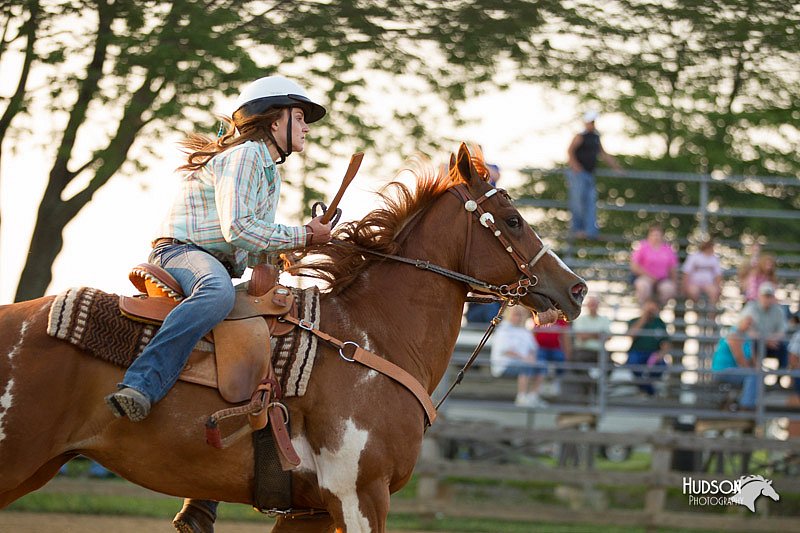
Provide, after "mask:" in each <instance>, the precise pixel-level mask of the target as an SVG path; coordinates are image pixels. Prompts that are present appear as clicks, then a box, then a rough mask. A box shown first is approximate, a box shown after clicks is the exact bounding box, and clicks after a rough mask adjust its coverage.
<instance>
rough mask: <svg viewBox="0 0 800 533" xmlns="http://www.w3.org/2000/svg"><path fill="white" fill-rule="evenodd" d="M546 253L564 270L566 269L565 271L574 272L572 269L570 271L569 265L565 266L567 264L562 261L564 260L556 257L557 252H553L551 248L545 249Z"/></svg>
mask: <svg viewBox="0 0 800 533" xmlns="http://www.w3.org/2000/svg"><path fill="white" fill-rule="evenodd" d="M547 253H548V255H550V256H552V257H553V259H555V260H556V262H557V263H558V265H559V266H560V267H561V268H563V269H564V270H566V271H567V272H569V273H570V274H575V272H573V271H572V269H571V268H570V267H568V266H567V265H566V264H565V263H564V261H562V260H561V258H560V257H558V254H557V253H555V252H554V251H553V250H547Z"/></svg>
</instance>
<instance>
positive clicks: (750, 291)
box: [744, 254, 778, 302]
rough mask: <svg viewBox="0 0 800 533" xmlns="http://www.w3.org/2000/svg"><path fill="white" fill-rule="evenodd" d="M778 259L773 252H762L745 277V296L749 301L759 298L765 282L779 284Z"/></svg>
mask: <svg viewBox="0 0 800 533" xmlns="http://www.w3.org/2000/svg"><path fill="white" fill-rule="evenodd" d="M777 267H778V261H777V259H776V257H775V256H774V255H773V254H760V255H759V257H758V261H756V263H755V265H754V266H753V268H751V269H750V271H749V272H748V273H747V275H746V276H745V278H744V296H745V299H747V301H748V302H752V301H755V300H757V299H758V294H759V293H758V290H759V288H760V287H761V285H762V284H764V283H770V284H772V285H775V286H777V284H778V275H777Z"/></svg>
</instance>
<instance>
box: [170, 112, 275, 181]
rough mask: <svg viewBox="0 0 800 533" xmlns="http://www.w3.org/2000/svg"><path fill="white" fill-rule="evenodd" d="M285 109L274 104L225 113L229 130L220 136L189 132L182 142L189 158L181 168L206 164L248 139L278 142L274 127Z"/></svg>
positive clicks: (226, 127) (224, 118) (223, 117)
mask: <svg viewBox="0 0 800 533" xmlns="http://www.w3.org/2000/svg"><path fill="white" fill-rule="evenodd" d="M284 109H285V108H283V107H273V108H270V109H269V110H267V111H266V112H264V113H261V114H258V115H250V116H243V115H242V114H236V113H234V117H233V119H230V118H228V117H225V116H221V117H219V118H220V120H222V122H223V123H224V124H225V133H223V134H222V136H221V137H218V138H216V139H212V138H211V137H209V136H207V135H201V134H199V133H191V134H189V135H188V136H187V137H186V138H185V139H184V140H183V141H181V143H180V145H181V147H182V149H183V151H184V152H185V153H186V154H188V157H187V162H186V163H185V164H183V165H181V166H179V167H178V170H188V171H194V170H197V169H199V168H202V167H204V166H205V164H206V163H208V162H209V161H210V160H211V158H212V157H214V156H215V155H217V154H221V153H222V152H224V151H225V150H228V149H229V148H233V147H234V146H238V145H240V144H242V143H245V142H247V141H266V142H269V143H273V144H274V143H275V138H274V136H273V135H272V132H271V131H270V128H271V127H272V124H273V123H274V122H275V121H276V120H278V119H279V118H281V115H282V114H283V112H284ZM237 131H238V134H237Z"/></svg>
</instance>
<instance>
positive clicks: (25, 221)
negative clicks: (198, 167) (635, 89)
mask: <svg viewBox="0 0 800 533" xmlns="http://www.w3.org/2000/svg"><path fill="white" fill-rule="evenodd" d="M7 83H9V81H8V78H5V77H4V78H3V79H2V81H0V94H8V93H9V92H10V91H9V90H8V89H9V88H8V87H4V86H3V85H4V84H7ZM467 110H468V112H467V116H468V117H470V118H475V119H479V120H477V122H475V123H474V124H471V125H469V126H467V127H464V128H463V129H462V130H459V131H452V132H442V133H443V135H446V136H448V137H452V138H461V139H464V140H470V141H477V142H479V143H481V145H482V146H483V149H484V153H485V155H486V158H487V160H488V161H491V162H495V163H497V164H498V165H500V167H501V173H502V177H501V179H502V183H503V184H504V185H505V186H506V187H509V188H510V187H512V186H514V185H516V184H518V183H520V181H521V176H520V175H519V174H518V172H517V169H519V168H523V167H526V166H537V167H550V166H553V165H556V164H563V163H564V162H565V160H566V155H565V154H566V149H567V146H568V144H569V142H570V140H571V139H572V136H573V135H575V133H577V132H578V131H579V130H580V128H581V122H580V115H581V114H582V111H583V110H582V109H578V108H576V107H575V104H574V103H573V101H572V100H571V99H570V98H567V97H564V96H562V95H558V94H556V93H554V92H552V91H547V90H543V89H541V88H539V87H535V86H531V85H516V86H512V88H511V89H509V90H508V91H504V92H495V93H490V94H487V95H484V96H482V97H479V98H476V99H474V100H473V101H470V102H468V103H467ZM598 129H600V130H601V131H602V132H603V142H604V146H605V148H606V149H607V150H608V151H609V152H610V153H621V152H622V151H625V152H630V151H631V150H633V149H635V148H634V147H631V146H630V141H629V140H628V139H626V137H625V135H624V133H623V132H622V129H623V123H622V119H621V118H620V117H614V116H607V117H602V116H601V118H600V119H599V120H598ZM313 136H314V130H313V126H312V130H311V133H310V138H309V139H307V146H308V145H309V144H312V145H313V142H314V139H313ZM176 140H177V137H176ZM155 148H156V151H158V152H159V153H161V154H163V159H162V160H161V161H158V162H156V163H155V164H153V165H152V166H151V168H150V170H149V171H148V172H146V173H144V174H141V175H138V176H137V177H136V178H130V177H125V176H115V177H114V178H112V179H111V181H110V182H109V183H108V184H107V185H106V186H104V187H103V188H101V189H100V191H99V192H98V193H97V194H96V195H95V197H94V199H93V200H92V202H91V203H90V204H89V205H87V206H86V207H85V208H84V209H83V211H82V212H81V213H80V214H79V215H78V217H77V218H76V219H75V220H74V221H73V222H72V223H71V224H69V225H68V226H67V228H66V231H65V234H64V248H63V250H62V252H61V254H60V255H59V256H58V258H57V260H56V262H55V264H54V267H53V281H52V283H51V285H50V287H49V289H48V291H47V292H48V294H56V293H58V292H60V291H63V290H65V289H67V288H69V287H76V286H92V287H97V288H99V289H102V290H104V291H107V292H112V293H118V294H132V293H134V292H135V290H134V289H133V287H132V286H131V285H130V282H129V281H128V271H129V270H130V268H131V267H132V266H134V265H136V264H138V263H141V262H144V261H146V259H147V255H148V253H149V250H150V241H151V239H152V238H154V237H155V236H156V235H155V232H156V231H157V227H158V224H159V221H160V220H161V217H162V216H163V215H164V214H165V213H166V211H167V208H168V206H169V204H170V203H171V200H172V197H173V196H174V194H175V192H176V191H177V190H178V189H177V188H178V183H179V179H180V177H179V175H178V174H175V173H173V172H172V169H174V168H175V167H177V166H178V165H179V164H180V162H181V157H180V153H179V152H178V150H177V147H176V146H175V144H174V142H172V143H171V142H159V145H158V146H156V147H155ZM455 148H457V147H453V149H455ZM623 148H624V150H623ZM371 155H372V154H369V153H367V154H366V156H365V158H367V159H365V163H364V166H363V167H362V170H361V172H360V173H359V175H358V177H357V178H356V180H355V182H354V183H353V184H352V185H351V187H350V189H348V192H347V193H346V194H345V196H344V200H343V202H342V205H341V207H342V208H343V209H344V216H343V219H345V220H347V219H355V218H360V217H361V216H363V215H364V214H365V213H367V212H368V211H369V210H370V209H372V208H374V207H376V206H377V203H376V201H375V200H374V199H373V198H371V197H370V196H369V195H368V194H367V191H374V190H376V189H378V188H379V187H380V186H381V185H383V184H384V183H385V182H386V181H387V180H388V179H390V178H392V177H393V175H392V173H389V172H387V173H386V175H380V176H377V175H371V173H370V171H369V168H368V158H370V156H371ZM429 155H430V156H431V157H432V158H433V159H434V160H435V161H441V160H444V157H445V154H429ZM290 161H291V159H290ZM51 163H52V161H51V159H50V157H48V156H46V155H45V154H44V153H43V150H42V149H41V148H39V147H36V146H30V147H28V146H12V143H10V142H8V143H6V146H4V151H3V159H2V168H0V180H2V181H0V209H2V211H1V212H0V214H2V226H1V227H0V304H3V303H10V302H12V301H13V298H14V293H15V291H16V286H17V281H18V278H19V274H20V272H21V270H22V267H23V265H24V261H25V256H26V253H27V250H28V246H29V242H30V236H31V233H32V231H33V224H34V222H35V217H36V212H37V210H38V204H39V201H40V200H41V196H42V194H43V190H44V185H45V183H46V178H47V173H48V172H49V170H50V166H49V165H50V164H51ZM347 163H348V161H347V160H346V159H343V160H342V161H339V162H337V163H336V164H335V165H334V166H333V168H332V171H331V174H330V175H329V181H330V182H331V183H330V186H329V191H328V197H329V198H332V197H333V195H334V193H335V191H336V189H337V188H338V185H339V182H340V180H341V176H343V175H344V171H345V168H346V167H347ZM290 170H291V167H289V168H287V169H285V170H284V172H285V173H286V172H289V171H290ZM393 170H394V169H393ZM397 170H399V169H397ZM291 196H292V195H291V193H288V192H287V194H286V195H285V197H284V199H283V202H282V207H281V209H280V211H279V214H278V222H283V223H289V224H296V223H297V221H295V220H291V219H290V218H289V217H290V216H291V213H294V212H296V210H297V206H296V205H291V204H292V203H293V202H292V199H291Z"/></svg>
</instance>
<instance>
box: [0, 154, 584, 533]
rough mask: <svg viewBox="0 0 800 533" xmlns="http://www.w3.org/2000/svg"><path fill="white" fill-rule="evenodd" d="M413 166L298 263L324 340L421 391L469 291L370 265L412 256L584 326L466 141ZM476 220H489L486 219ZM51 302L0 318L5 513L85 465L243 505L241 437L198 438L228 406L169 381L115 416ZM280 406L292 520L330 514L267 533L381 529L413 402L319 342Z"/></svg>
mask: <svg viewBox="0 0 800 533" xmlns="http://www.w3.org/2000/svg"><path fill="white" fill-rule="evenodd" d="M418 167H419V168H415V169H413V170H414V172H415V174H416V177H417V189H416V191H414V192H413V193H412V192H410V191H409V189H407V188H405V187H404V186H403V185H400V184H394V187H393V190H394V191H395V192H397V195H396V196H394V197H390V196H389V195H388V194H384V195H383V196H384V201H385V202H386V205H385V206H384V207H383V208H380V209H377V210H375V211H373V212H372V213H370V214H369V215H367V217H365V219H364V220H362V221H360V222H351V223H348V224H345V225H344V226H343V227H341V228H340V229H339V230H337V233H336V239H335V242H333V243H330V244H328V245H324V246H322V247H318V248H316V249H312V250H311V251H312V252H314V254H315V255H314V257H316V258H317V263H315V264H309V263H308V262H306V264H305V267H304V270H305V273H306V274H308V273H312V274H314V273H315V274H316V275H317V276H319V277H322V278H325V279H328V280H329V281H330V282H331V286H330V290H329V291H328V292H326V293H325V294H324V295H323V297H322V300H321V309H322V313H321V322H320V325H319V329H321V330H322V331H324V332H327V333H329V334H330V335H332V336H334V337H337V338H339V339H341V340H343V341H353V342H356V343H358V344H359V345H360V346H362V347H363V348H365V349H367V350H370V351H372V352H374V353H377V354H380V355H381V356H382V357H385V358H386V359H389V360H391V361H392V362H394V363H395V364H397V365H399V366H400V367H402V368H403V369H405V370H406V371H407V372H409V373H410V374H412V375H413V376H414V377H415V378H416V379H417V380H418V381H419V382H420V383H421V384H422V385H423V386H424V388H425V389H427V391H428V393H429V394H430V393H432V392H433V391H434V389H435V388H436V386H437V384H438V383H439V381H440V380H441V379H442V376H443V375H444V373H445V369H446V368H447V365H448V360H449V358H450V355H451V354H452V351H453V348H454V346H455V342H456V337H457V336H458V332H459V328H460V326H461V317H462V310H463V307H464V302H465V299H466V295H467V293H468V291H469V290H470V288H471V287H470V286H469V285H473V286H474V285H475V284H474V283H471V282H470V283H469V284H468V283H466V282H465V281H464V279H458V278H457V277H456V279H453V278H451V277H447V276H445V275H438V274H437V273H436V272H431V271H428V270H426V269H424V268H415V267H414V266H409V265H408V264H404V263H402V262H398V261H393V260H391V259H387V258H386V257H381V256H379V255H376V254H373V253H372V252H377V253H384V254H396V255H402V256H404V257H406V258H412V259H421V260H424V261H427V262H429V263H430V264H435V265H438V266H439V267H443V268H444V269H447V270H449V271H451V274H453V273H459V274H461V275H462V276H461V277H462V278H466V277H467V276H469V277H471V278H474V279H477V280H481V281H483V282H485V284H484V285H483V286H482V287H478V288H482V289H483V290H489V291H494V292H502V293H503V294H504V295H506V296H508V292H509V291H508V289H507V287H509V286H512V287H514V286H518V282H519V280H520V279H523V280H527V281H525V283H528V284H529V286H528V287H527V294H525V292H526V291H525V290H521V291H518V293H519V294H518V295H517V297H518V303H519V304H520V305H524V306H525V307H527V308H529V309H531V310H532V311H534V312H536V313H538V316H539V317H540V320H541V321H542V322H549V321H552V320H554V319H555V317H556V316H558V315H559V314H560V315H563V316H565V317H566V318H567V319H570V320H572V319H574V318H575V317H577V316H578V314H579V313H580V308H581V300H582V299H583V297H584V295H585V293H586V285H585V283H584V282H583V280H582V279H580V278H579V277H577V276H576V275H575V274H574V273H573V272H572V271H570V270H569V268H567V267H566V265H564V263H562V262H561V260H560V259H559V258H558V256H556V254H555V253H553V252H552V251H549V249H548V248H547V247H545V246H544V244H543V243H542V241H541V239H540V238H539V237H538V236H537V235H536V233H535V232H534V231H533V230H532V229H531V228H530V226H529V225H528V224H527V223H525V221H524V219H523V218H522V217H521V216H520V213H519V212H518V211H517V209H516V208H515V207H514V206H513V205H512V203H511V201H510V200H509V199H508V197H507V196H506V195H505V194H504V193H502V192H501V193H499V194H494V192H497V191H495V190H494V189H493V188H492V186H491V185H489V184H488V183H487V181H486V178H487V177H488V172H487V170H486V167H485V164H484V162H483V160H482V156H481V155H480V153H478V154H477V155H474V156H471V155H470V153H469V150H468V149H467V148H466V146H464V145H463V144H462V146H461V148H460V149H459V152H458V155H457V156H451V162H450V168H449V169H447V168H443V169H441V170H439V171H438V172H436V171H435V170H434V169H433V168H432V167H431V166H430V165H427V166H424V165H422V164H421V165H418ZM448 193H451V194H448ZM487 193H488V194H487ZM465 198H467V201H466V202H465ZM470 199H471V200H470ZM475 201H477V202H475ZM476 205H479V207H478V208H477V212H476V211H475V207H476ZM481 213H488V216H487V214H482V215H481V216H480V220H479V217H478V214H481ZM489 219H493V222H492V221H491V220H489ZM484 226H486V227H484ZM367 250H369V251H367ZM320 254H321V256H320ZM320 257H321V260H320ZM520 257H522V258H524V260H525V262H524V263H522V264H520V261H519V258H520ZM311 260H312V259H311V258H308V259H307V260H306V261H311ZM320 261H321V262H320ZM301 267H302V263H301ZM301 269H302V268H301ZM520 271H522V272H523V274H522V275H521V274H520ZM526 272H527V273H526ZM501 286H504V287H506V288H505V289H500V290H498V289H499V288H500V287H501ZM487 287H489V288H488V289H487ZM491 287H494V289H492V288H491ZM513 292H514V291H512V293H513ZM52 301H53V297H44V298H40V299H37V300H33V301H28V302H21V303H17V304H13V305H8V306H3V307H0V462H1V463H2V469H1V470H0V508H2V507H5V506H6V505H8V504H9V503H10V502H12V501H14V500H16V499H17V498H19V497H21V496H23V495H24V494H27V493H29V492H31V491H34V490H36V489H38V488H39V487H41V486H42V485H44V484H45V483H47V481H48V480H50V479H51V478H52V477H53V476H55V475H56V473H57V472H58V470H59V468H60V467H61V466H62V465H63V464H64V463H65V462H67V461H68V460H70V459H71V458H73V457H75V456H76V455H78V454H80V455H85V456H86V457H89V458H91V459H94V460H95V461H98V462H99V463H101V464H102V465H104V466H105V467H107V468H109V469H111V470H112V471H114V472H116V473H117V474H119V475H120V476H122V477H123V478H125V479H128V480H130V481H131V482H133V483H136V484H138V485H141V486H144V487H147V488H149V489H152V490H155V491H158V492H162V493H165V494H170V495H174V496H182V497H190V498H198V499H208V500H219V501H225V502H238V503H244V504H252V501H253V487H254V474H253V460H254V459H253V450H252V445H251V442H250V440H249V439H242V440H240V441H239V442H238V443H236V444H235V445H233V446H232V447H230V448H227V449H224V450H219V449H215V448H212V447H211V446H209V445H208V444H206V443H205V441H204V438H203V423H204V421H205V420H206V417H207V416H208V414H209V413H212V412H214V411H218V410H220V409H223V408H226V407H229V406H230V405H229V404H226V403H225V402H224V400H223V399H222V398H221V397H220V396H219V394H218V393H217V392H216V391H215V390H213V389H210V388H206V387H202V386H197V385H192V384H188V383H184V382H178V384H177V385H176V386H175V387H174V388H173V389H172V391H170V393H169V394H168V395H167V396H166V397H165V398H164V399H163V400H162V401H160V402H159V403H158V404H156V405H155V406H154V408H153V411H152V412H151V414H150V416H149V417H148V418H147V419H146V420H144V421H142V422H139V423H132V422H130V421H129V420H127V419H118V418H114V416H113V415H112V414H111V412H110V411H109V409H108V407H107V406H106V404H105V402H104V401H103V396H104V395H106V394H108V391H109V390H113V388H114V386H115V384H116V383H117V382H119V381H120V380H121V378H122V374H123V370H122V369H121V368H119V367H116V366H114V365H112V364H110V363H107V362H104V361H101V360H99V359H96V358H94V357H91V356H89V355H87V354H86V353H84V352H81V351H80V350H78V349H77V348H75V347H73V346H72V345H70V344H67V343H65V342H63V341H60V340H57V339H54V338H52V337H49V336H48V335H47V334H46V325H47V317H48V310H49V308H50V305H51V303H52ZM286 403H287V405H288V408H289V411H290V414H291V422H292V424H291V432H292V442H293V444H294V446H295V448H296V450H297V451H298V453H299V455H300V457H301V459H302V463H301V464H300V466H299V468H298V469H297V470H295V471H294V473H293V481H294V482H293V494H292V497H293V502H294V507H295V508H308V509H319V510H324V511H327V513H328V514H326V515H322V516H321V517H320V516H315V517H313V518H312V519H311V520H309V521H308V522H306V521H304V520H302V519H291V520H290V519H280V518H279V519H278V522H277V524H276V526H275V528H274V529H273V531H296V530H298V529H300V530H303V529H305V530H309V529H313V530H315V531H348V532H359V531H385V523H386V517H387V513H388V511H389V495H390V494H392V493H393V492H395V491H397V490H398V489H400V488H401V487H403V485H405V484H406V482H407V481H408V480H409V478H410V477H411V473H412V471H413V470H414V465H415V463H416V460H417V456H418V453H419V451H420V446H421V443H422V439H423V434H424V429H425V425H426V419H425V415H424V412H423V409H422V407H421V405H420V403H419V402H418V401H417V399H416V398H415V397H414V396H413V395H412V394H411V393H410V392H409V391H408V390H407V389H405V388H403V387H402V386H401V385H399V384H398V383H396V382H394V381H392V380H391V379H389V378H387V377H386V376H383V375H381V374H379V373H376V372H375V371H373V370H371V369H369V368H367V367H365V366H362V365H360V364H358V363H353V362H347V361H345V360H344V359H343V358H342V357H340V356H339V354H338V353H337V352H336V351H335V350H333V349H331V348H330V347H328V346H327V345H326V344H324V343H320V344H319V350H318V354H317V358H316V363H315V366H314V370H313V373H312V374H311V378H310V380H309V383H308V387H307V392H306V394H305V395H304V396H302V397H297V398H288V399H287V401H286Z"/></svg>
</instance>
